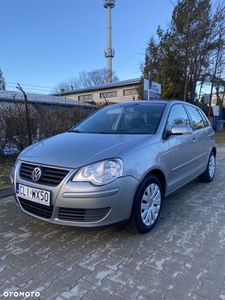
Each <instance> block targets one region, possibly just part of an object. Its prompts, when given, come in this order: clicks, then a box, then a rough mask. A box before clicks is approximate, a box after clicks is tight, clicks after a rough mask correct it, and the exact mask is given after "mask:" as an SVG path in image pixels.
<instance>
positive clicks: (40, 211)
mask: <svg viewBox="0 0 225 300" xmlns="http://www.w3.org/2000/svg"><path fill="white" fill-rule="evenodd" d="M19 201H20V204H21V206H22V208H23V209H24V210H25V211H27V212H29V213H31V214H33V215H35V216H38V217H41V218H45V219H50V218H51V216H52V211H53V206H46V205H42V204H39V203H35V202H32V201H29V200H24V199H22V198H20V197H19Z"/></svg>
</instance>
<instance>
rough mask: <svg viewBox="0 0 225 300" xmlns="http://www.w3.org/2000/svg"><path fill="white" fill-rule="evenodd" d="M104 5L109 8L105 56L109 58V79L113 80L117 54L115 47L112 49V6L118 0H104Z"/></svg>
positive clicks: (109, 80)
mask: <svg viewBox="0 0 225 300" xmlns="http://www.w3.org/2000/svg"><path fill="white" fill-rule="evenodd" d="M104 1H105V4H104V5H103V6H104V7H105V8H107V48H106V49H105V57H106V58H107V71H108V74H107V81H108V82H112V58H113V57H114V55H115V51H114V49H112V35H111V31H112V28H111V8H113V7H114V6H115V2H116V0H104Z"/></svg>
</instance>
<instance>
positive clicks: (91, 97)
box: [78, 94, 93, 101]
mask: <svg viewBox="0 0 225 300" xmlns="http://www.w3.org/2000/svg"><path fill="white" fill-rule="evenodd" d="M87 100H93V94H89V95H81V96H78V101H87Z"/></svg>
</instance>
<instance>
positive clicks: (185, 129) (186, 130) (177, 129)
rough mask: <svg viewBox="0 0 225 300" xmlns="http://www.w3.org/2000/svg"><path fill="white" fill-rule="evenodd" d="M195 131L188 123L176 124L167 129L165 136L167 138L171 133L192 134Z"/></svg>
mask: <svg viewBox="0 0 225 300" xmlns="http://www.w3.org/2000/svg"><path fill="white" fill-rule="evenodd" d="M192 133H193V130H192V129H191V127H190V126H188V125H183V124H180V125H174V126H173V127H172V129H171V131H170V130H165V132H164V134H163V138H164V139H167V138H168V137H169V136H171V135H190V134H192Z"/></svg>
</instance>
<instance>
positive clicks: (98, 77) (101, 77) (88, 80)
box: [53, 68, 119, 93]
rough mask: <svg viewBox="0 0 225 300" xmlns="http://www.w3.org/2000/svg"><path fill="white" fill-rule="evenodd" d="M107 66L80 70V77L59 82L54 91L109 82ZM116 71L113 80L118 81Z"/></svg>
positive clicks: (59, 91)
mask: <svg viewBox="0 0 225 300" xmlns="http://www.w3.org/2000/svg"><path fill="white" fill-rule="evenodd" d="M107 74H108V71H107V68H102V69H96V70H93V71H90V72H85V71H82V72H79V76H78V78H72V77H71V78H69V79H68V80H67V81H61V82H59V83H58V84H57V85H56V86H55V87H54V88H53V93H62V92H68V91H71V90H77V89H82V88H89V87H93V86H96V85H101V84H105V83H107ZM118 80H119V78H118V77H117V75H116V73H115V72H114V71H113V74H112V81H113V82H115V81H118Z"/></svg>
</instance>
